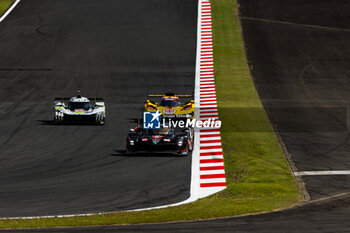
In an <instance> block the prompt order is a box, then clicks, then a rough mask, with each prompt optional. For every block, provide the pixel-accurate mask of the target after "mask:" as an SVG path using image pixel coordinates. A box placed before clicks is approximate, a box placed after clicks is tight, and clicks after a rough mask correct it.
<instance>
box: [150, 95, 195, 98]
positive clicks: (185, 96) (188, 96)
mask: <svg viewBox="0 0 350 233" xmlns="http://www.w3.org/2000/svg"><path fill="white" fill-rule="evenodd" d="M147 96H148V97H164V96H166V95H147ZM174 96H177V97H181V98H193V95H174Z"/></svg>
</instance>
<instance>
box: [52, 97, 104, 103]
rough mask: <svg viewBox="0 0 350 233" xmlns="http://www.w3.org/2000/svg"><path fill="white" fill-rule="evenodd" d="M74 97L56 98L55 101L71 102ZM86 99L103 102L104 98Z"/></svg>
mask: <svg viewBox="0 0 350 233" xmlns="http://www.w3.org/2000/svg"><path fill="white" fill-rule="evenodd" d="M71 98H72V97H55V99H54V100H55V101H57V100H62V101H64V100H70V99H71ZM86 98H88V99H89V100H94V101H95V102H96V101H103V98H100V97H91V98H90V97H86Z"/></svg>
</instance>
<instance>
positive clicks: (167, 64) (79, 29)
mask: <svg viewBox="0 0 350 233" xmlns="http://www.w3.org/2000/svg"><path fill="white" fill-rule="evenodd" d="M196 24H197V1H195V0H186V1H176V0H167V1H164V0H147V1H145V0H118V1H116V0H105V1H100V0H74V1H72V0H60V1H56V0H22V1H21V2H20V3H19V4H18V5H17V7H16V8H15V9H14V11H12V12H11V14H10V15H9V16H8V17H7V18H6V19H5V20H4V21H3V22H2V23H1V24H0V116H1V121H0V151H1V153H0V164H1V169H0V217H11V216H33V215H34V216H37V215H57V214H77V213H78V214H79V213H90V212H99V211H118V210H126V209H137V208H145V207H152V206H159V205H164V204H171V203H176V202H179V201H183V200H185V199H187V198H188V197H189V188H190V177H191V175H190V173H191V156H186V157H179V156H177V155H172V154H141V155H138V156H126V155H125V154H124V153H123V150H124V148H125V139H126V134H127V133H128V131H129V129H130V128H133V127H135V126H136V125H135V123H134V120H135V118H138V117H140V116H141V109H142V107H143V104H144V101H145V100H146V95H147V94H151V93H154V94H163V93H164V92H165V91H167V90H169V89H172V90H173V91H175V92H176V93H178V94H192V93H193V89H194V71H195V56H196V32H197V26H196ZM78 90H79V91H81V93H82V95H85V96H89V97H103V98H104V100H105V103H106V108H107V122H106V125H105V126H91V125H63V126H61V125H60V126H56V125H52V124H51V120H52V106H51V105H52V102H53V98H54V97H71V96H73V95H76V94H77V91H78Z"/></svg>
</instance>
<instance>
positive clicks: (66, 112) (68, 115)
mask: <svg viewBox="0 0 350 233" xmlns="http://www.w3.org/2000/svg"><path fill="white" fill-rule="evenodd" d="M102 100H103V99H102V98H90V99H89V98H87V97H83V96H81V95H78V96H76V97H71V98H60V97H56V98H55V102H54V103H53V113H54V114H53V115H54V123H60V122H73V121H74V122H92V123H96V124H100V125H103V124H104V123H105V118H106V107H105V103H104V102H102Z"/></svg>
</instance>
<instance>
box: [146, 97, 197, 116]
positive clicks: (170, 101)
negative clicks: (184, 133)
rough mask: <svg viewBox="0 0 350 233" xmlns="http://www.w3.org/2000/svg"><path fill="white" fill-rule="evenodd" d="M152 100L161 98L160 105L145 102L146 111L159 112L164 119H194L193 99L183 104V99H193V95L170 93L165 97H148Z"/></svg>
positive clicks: (149, 101)
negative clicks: (181, 100) (181, 99)
mask: <svg viewBox="0 0 350 233" xmlns="http://www.w3.org/2000/svg"><path fill="white" fill-rule="evenodd" d="M148 97H150V98H154V97H161V100H160V103H155V102H153V101H151V100H147V101H146V102H145V111H147V112H156V111H157V110H158V111H159V112H160V113H161V114H162V116H163V117H164V118H170V117H171V118H186V119H187V118H190V119H194V101H193V99H192V100H190V101H188V102H186V103H182V102H180V97H181V98H192V97H193V96H192V95H175V94H174V93H173V92H172V91H168V92H167V93H165V94H164V95H148Z"/></svg>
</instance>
